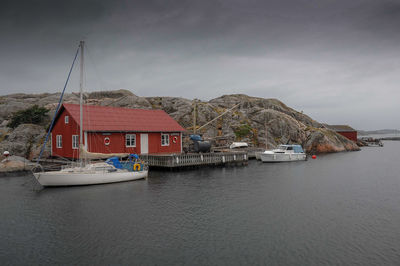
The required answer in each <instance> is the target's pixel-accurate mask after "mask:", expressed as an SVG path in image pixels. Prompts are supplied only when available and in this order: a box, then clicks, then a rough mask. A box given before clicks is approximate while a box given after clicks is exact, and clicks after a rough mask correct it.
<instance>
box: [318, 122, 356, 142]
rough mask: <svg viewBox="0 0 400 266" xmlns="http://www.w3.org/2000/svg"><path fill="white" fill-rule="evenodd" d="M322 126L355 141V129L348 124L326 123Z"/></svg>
mask: <svg viewBox="0 0 400 266" xmlns="http://www.w3.org/2000/svg"><path fill="white" fill-rule="evenodd" d="M324 127H325V128H327V129H330V130H333V131H335V132H336V133H338V134H340V135H342V136H344V137H346V138H348V139H349V140H352V141H354V142H357V130H355V129H354V128H352V127H350V126H348V125H327V124H324Z"/></svg>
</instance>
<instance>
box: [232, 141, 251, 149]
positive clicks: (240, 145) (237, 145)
mask: <svg viewBox="0 0 400 266" xmlns="http://www.w3.org/2000/svg"><path fill="white" fill-rule="evenodd" d="M248 147H249V144H247V143H246V142H232V144H231V145H230V146H229V148H230V149H242V148H248Z"/></svg>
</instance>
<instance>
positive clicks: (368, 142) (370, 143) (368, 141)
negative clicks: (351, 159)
mask: <svg viewBox="0 0 400 266" xmlns="http://www.w3.org/2000/svg"><path fill="white" fill-rule="evenodd" d="M361 143H362V145H364V146H366V147H383V142H382V141H381V140H380V139H375V138H372V137H363V138H361Z"/></svg>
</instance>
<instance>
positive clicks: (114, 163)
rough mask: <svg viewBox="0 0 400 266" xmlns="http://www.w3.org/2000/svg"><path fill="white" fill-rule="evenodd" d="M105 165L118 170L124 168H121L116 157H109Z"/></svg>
mask: <svg viewBox="0 0 400 266" xmlns="http://www.w3.org/2000/svg"><path fill="white" fill-rule="evenodd" d="M106 163H108V164H110V165H112V166H114V167H115V168H118V169H123V168H124V167H123V166H122V164H121V162H120V161H119V158H118V157H110V158H108V159H107V160H106Z"/></svg>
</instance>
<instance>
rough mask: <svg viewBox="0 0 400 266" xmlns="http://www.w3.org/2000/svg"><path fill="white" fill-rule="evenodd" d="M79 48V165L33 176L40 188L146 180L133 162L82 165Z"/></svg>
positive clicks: (81, 103)
mask: <svg viewBox="0 0 400 266" xmlns="http://www.w3.org/2000/svg"><path fill="white" fill-rule="evenodd" d="M79 47H80V125H81V126H80V133H79V136H80V137H79V147H80V151H81V156H79V163H78V165H76V166H70V167H67V168H64V169H61V170H59V171H49V172H45V171H40V172H34V173H33V175H34V176H35V178H36V180H37V181H38V182H39V183H40V184H41V185H42V186H75V185H93V184H104V183H115V182H123V181H131V180H137V179H143V178H147V175H148V170H147V169H146V167H145V166H144V165H143V164H142V163H138V162H134V161H133V160H130V161H129V162H127V163H128V164H130V165H128V167H126V165H125V167H123V165H121V164H120V163H119V162H118V161H117V163H115V160H114V163H112V162H113V161H109V163H107V161H106V162H101V163H89V164H84V162H83V157H84V152H83V151H84V150H83V129H82V125H83V110H82V109H83V108H82V105H83V96H82V94H83V60H84V54H83V52H84V42H83V41H81V42H80V44H79ZM75 58H76V57H75ZM74 62H75V59H74ZM71 69H72V67H71ZM70 73H71V71H70ZM67 82H68V80H67ZM64 89H65V87H64ZM61 97H62V96H61ZM61 100H62V98H61V99H60V102H61ZM57 109H58V108H57ZM56 113H57V112H56ZM51 127H52V126H50V129H49V132H50V131H51V130H52V128H51ZM46 140H47V138H46ZM45 145H46V142H45V143H44V144H43V147H44V146H45ZM42 150H43V148H42ZM111 156H112V155H111ZM111 156H109V157H111ZM103 157H104V154H103ZM39 158H40V157H39ZM114 158H115V157H114ZM136 158H137V157H136ZM38 161H39V160H38Z"/></svg>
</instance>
